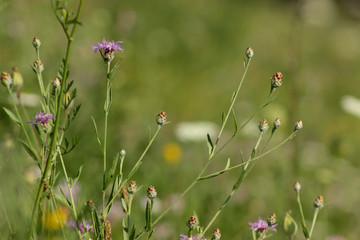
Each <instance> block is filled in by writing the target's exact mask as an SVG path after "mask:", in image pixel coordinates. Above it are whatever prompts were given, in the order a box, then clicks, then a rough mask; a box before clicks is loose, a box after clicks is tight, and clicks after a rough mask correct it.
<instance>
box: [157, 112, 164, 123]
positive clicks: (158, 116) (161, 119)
mask: <svg viewBox="0 0 360 240" xmlns="http://www.w3.org/2000/svg"><path fill="white" fill-rule="evenodd" d="M156 123H157V124H158V125H159V126H161V125H164V124H165V123H166V113H165V112H160V113H159V114H158V115H157V116H156Z"/></svg>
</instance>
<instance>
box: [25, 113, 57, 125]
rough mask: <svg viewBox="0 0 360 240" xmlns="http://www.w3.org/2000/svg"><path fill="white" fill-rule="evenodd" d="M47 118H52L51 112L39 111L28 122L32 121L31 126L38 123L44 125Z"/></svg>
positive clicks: (46, 122)
mask: <svg viewBox="0 0 360 240" xmlns="http://www.w3.org/2000/svg"><path fill="white" fill-rule="evenodd" d="M49 119H54V115H52V113H50V114H46V113H44V112H39V113H37V114H36V116H35V119H34V120H33V121H31V122H29V123H32V124H33V125H32V126H33V127H34V126H35V125H38V124H41V125H42V126H46V125H47V124H48V123H49Z"/></svg>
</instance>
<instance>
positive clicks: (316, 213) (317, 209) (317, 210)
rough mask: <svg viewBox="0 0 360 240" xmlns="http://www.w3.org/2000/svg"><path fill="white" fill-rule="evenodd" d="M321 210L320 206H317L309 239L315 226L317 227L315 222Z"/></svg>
mask: <svg viewBox="0 0 360 240" xmlns="http://www.w3.org/2000/svg"><path fill="white" fill-rule="evenodd" d="M319 210H320V208H315V211H314V217H313V221H312V224H311V229H310V233H309V240H310V238H311V236H312V233H313V231H314V228H315V222H316V218H317V215H318V213H319Z"/></svg>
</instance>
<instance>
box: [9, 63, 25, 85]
mask: <svg viewBox="0 0 360 240" xmlns="http://www.w3.org/2000/svg"><path fill="white" fill-rule="evenodd" d="M12 70H13V73H12V79H13V84H14V87H15V88H16V89H20V88H22V86H23V85H24V80H23V77H22V76H21V73H20V72H19V69H18V68H17V67H13V68H12Z"/></svg>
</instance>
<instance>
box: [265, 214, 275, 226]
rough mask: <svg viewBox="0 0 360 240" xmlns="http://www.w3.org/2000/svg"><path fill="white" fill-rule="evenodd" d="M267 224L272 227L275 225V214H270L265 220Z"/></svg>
mask: <svg viewBox="0 0 360 240" xmlns="http://www.w3.org/2000/svg"><path fill="white" fill-rule="evenodd" d="M267 223H268V224H269V225H270V226H272V225H275V224H276V215H275V213H272V214H270V216H269V217H268V219H267Z"/></svg>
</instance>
